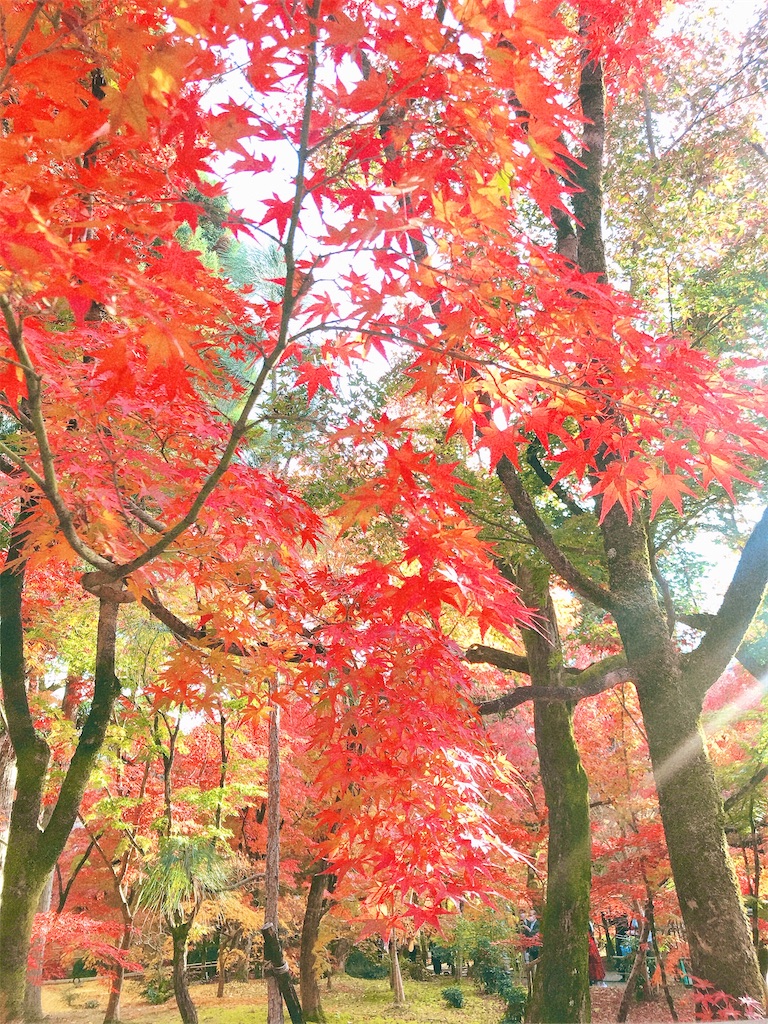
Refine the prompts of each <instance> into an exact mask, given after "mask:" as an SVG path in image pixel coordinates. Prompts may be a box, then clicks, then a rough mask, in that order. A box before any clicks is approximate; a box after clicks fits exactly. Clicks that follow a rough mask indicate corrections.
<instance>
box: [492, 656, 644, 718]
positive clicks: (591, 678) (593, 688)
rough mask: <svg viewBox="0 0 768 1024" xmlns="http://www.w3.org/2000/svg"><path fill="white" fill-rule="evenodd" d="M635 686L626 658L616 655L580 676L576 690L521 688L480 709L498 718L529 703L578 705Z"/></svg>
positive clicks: (575, 684) (546, 687)
mask: <svg viewBox="0 0 768 1024" xmlns="http://www.w3.org/2000/svg"><path fill="white" fill-rule="evenodd" d="M566 671H571V670H569V669H566ZM631 682H633V676H632V672H631V671H630V670H629V668H628V667H627V664H626V660H625V658H624V655H623V654H615V655H611V656H610V657H608V658H605V659H604V660H603V661H599V662H596V663H595V664H594V665H590V666H589V668H586V669H584V670H583V671H581V672H577V673H576V674H575V677H574V685H573V686H518V687H517V688H516V689H514V690H510V691H509V693H505V694H503V695H502V696H501V697H496V698H495V699H494V700H486V701H482V702H481V703H479V704H478V705H477V710H478V711H479V712H480V714H481V715H498V714H501V713H502V712H504V711H510V710H511V709H512V708H516V707H519V705H520V704H525V703H526V701H529V700H536V701H542V702H543V703H553V702H556V701H565V702H567V703H573V704H575V703H576V702H577V701H580V700H583V699H584V698H585V697H594V696H596V695H597V694H598V693H604V692H605V691H606V690H611V689H613V687H614V686H619V685H620V684H622V683H631Z"/></svg>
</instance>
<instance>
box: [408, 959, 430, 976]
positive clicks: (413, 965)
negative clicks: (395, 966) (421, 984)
mask: <svg viewBox="0 0 768 1024" xmlns="http://www.w3.org/2000/svg"><path fill="white" fill-rule="evenodd" d="M403 966H404V969H405V973H406V974H407V975H408V977H409V978H410V979H411V981H425V980H426V977H427V974H426V971H425V970H424V965H423V964H422V962H421V960H408V961H407V963H406V964H404V965H403Z"/></svg>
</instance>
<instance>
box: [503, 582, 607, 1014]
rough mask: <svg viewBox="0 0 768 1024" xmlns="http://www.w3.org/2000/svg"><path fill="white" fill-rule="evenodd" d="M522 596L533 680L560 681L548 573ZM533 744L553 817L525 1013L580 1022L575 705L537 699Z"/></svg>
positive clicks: (584, 790)
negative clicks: (532, 619) (537, 949)
mask: <svg viewBox="0 0 768 1024" xmlns="http://www.w3.org/2000/svg"><path fill="white" fill-rule="evenodd" d="M518 583H519V586H520V591H521V597H522V599H523V601H524V602H525V603H526V604H527V605H528V606H529V607H535V608H538V609H539V613H540V616H541V618H540V621H541V623H542V628H541V630H540V631H534V630H525V631H523V640H524V643H525V650H526V654H527V656H528V665H529V670H530V677H531V683H532V684H533V685H534V686H552V685H554V686H561V685H562V674H561V665H562V654H561V650H560V638H559V634H558V628H557V619H556V616H555V610H554V606H553V604H552V600H551V597H550V594H549V574H548V571H543V570H541V569H538V570H533V571H531V569H530V568H528V567H524V568H522V569H521V570H520V571H519V572H518ZM534 726H535V733H536V748H537V750H538V754H539V765H540V767H541V780H542V784H543V786H544V796H545V800H546V804H547V812H548V818H549V846H548V851H547V898H546V902H545V906H544V914H543V919H542V926H541V930H542V951H541V954H540V956H539V964H538V967H537V970H536V977H535V981H534V986H533V994H532V998H531V1003H530V1006H529V1007H528V1014H527V1019H528V1020H529V1021H535V1022H537V1024H538V1022H541V1024H549V1022H552V1024H557V1022H559V1024H582V1022H584V1021H588V1020H589V1019H590V999H589V962H588V938H587V936H588V929H589V889H590V880H591V844H590V827H589V792H588V784H587V777H586V774H585V772H584V768H583V765H582V763H581V757H580V756H579V751H578V747H577V746H576V741H575V738H574V735H573V706H572V705H570V704H566V703H554V702H553V703H549V702H542V701H537V702H536V704H535V707H534Z"/></svg>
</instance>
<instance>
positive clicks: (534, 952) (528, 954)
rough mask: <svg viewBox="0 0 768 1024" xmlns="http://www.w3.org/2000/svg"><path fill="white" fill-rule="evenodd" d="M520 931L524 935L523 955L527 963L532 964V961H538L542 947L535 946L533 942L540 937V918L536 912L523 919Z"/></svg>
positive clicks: (533, 911)
mask: <svg viewBox="0 0 768 1024" xmlns="http://www.w3.org/2000/svg"><path fill="white" fill-rule="evenodd" d="M520 931H521V932H522V933H523V937H524V941H523V953H524V956H525V961H526V963H530V962H531V960H537V959H538V956H539V953H540V952H541V946H538V945H535V944H534V943H533V942H531V940H532V939H535V938H536V937H538V935H539V932H540V927H539V917H538V914H537V913H536V911H535V910H532V911H531V912H530V914H527V915H526V916H525V917H524V918H523V919H522V921H521V922H520ZM525 940H528V941H525Z"/></svg>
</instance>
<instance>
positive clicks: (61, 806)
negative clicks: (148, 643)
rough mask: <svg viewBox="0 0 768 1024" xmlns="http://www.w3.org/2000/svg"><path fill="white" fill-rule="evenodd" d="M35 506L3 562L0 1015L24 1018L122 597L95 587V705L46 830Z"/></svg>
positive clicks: (99, 727)
mask: <svg viewBox="0 0 768 1024" xmlns="http://www.w3.org/2000/svg"><path fill="white" fill-rule="evenodd" d="M32 509H33V506H32V504H31V503H30V504H27V505H26V506H25V507H24V508H22V510H21V513H20V515H19V517H18V518H17V521H16V523H15V525H14V528H13V530H12V532H11V540H10V545H9V549H8V555H7V559H6V563H5V567H4V568H3V570H2V572H0V679H1V680H2V689H3V703H4V708H5V715H6V721H7V725H8V733H9V735H10V737H11V742H12V743H13V749H14V753H15V756H16V769H17V776H16V796H15V799H14V802H13V808H12V811H11V822H10V828H9V834H8V850H7V856H6V863H5V874H4V880H3V899H2V904H0V1020H2V1021H4V1022H5V1021H8V1022H10V1021H19V1020H23V1019H24V998H25V992H26V972H27V959H28V956H29V948H30V941H31V937H32V926H33V923H34V919H35V912H36V911H37V906H38V902H39V900H40V896H41V894H42V892H43V889H44V888H45V884H46V881H47V879H48V876H49V875H50V873H51V871H52V870H53V868H54V866H55V864H56V861H57V859H58V857H59V855H60V853H61V851H62V850H63V849H64V845H65V843H66V841H67V838H68V837H69V833H70V832H71V830H72V826H73V825H74V823H75V819H76V817H77V813H78V810H79V808H80V803H81V801H82V798H83V794H84V793H85V788H86V786H87V784H88V778H89V776H90V772H91V768H92V766H93V764H94V762H95V760H96V758H97V756H98V754H99V751H100V749H101V746H102V744H103V742H104V737H105V735H106V729H107V724H108V722H109V718H110V715H111V713H112V709H113V707H114V703H115V700H116V698H117V696H118V694H119V692H120V685H119V682H118V680H117V677H116V675H115V640H116V635H117V617H118V609H119V606H120V604H121V603H123V601H124V600H125V597H124V594H123V588H122V585H121V584H119V583H118V584H109V583H106V584H104V585H103V586H99V587H95V588H94V590H93V592H94V593H96V594H97V596H98V597H99V622H98V632H97V641H96V665H95V673H94V694H93V701H92V704H91V710H90V712H89V714H88V717H87V719H86V721H85V724H84V725H83V728H82V731H81V733H80V737H79V740H78V744H77V747H76V749H75V752H74V754H73V755H72V760H71V761H70V765H69V768H68V770H67V773H66V775H65V777H64V780H63V782H62V784H61V788H60V790H59V794H58V798H57V800H56V802H55V804H54V805H53V810H52V812H51V815H50V820H49V821H48V824H47V825H46V826H45V828H44V829H43V830H41V828H40V820H41V810H42V806H43V793H44V787H45V781H46V773H47V769H48V763H49V760H50V750H49V748H48V744H47V743H46V741H45V740H44V739H43V738H42V736H40V735H38V733H37V731H36V730H35V726H34V721H33V719H32V715H31V713H30V709H29V703H28V701H27V692H26V678H25V676H26V672H25V660H24V629H23V623H22V596H23V590H24V571H25V563H24V542H25V539H26V533H27V531H26V520H27V518H28V517H29V515H30V514H31V512H32Z"/></svg>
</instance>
